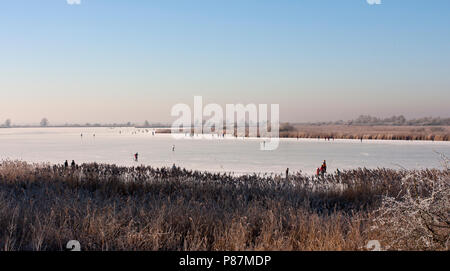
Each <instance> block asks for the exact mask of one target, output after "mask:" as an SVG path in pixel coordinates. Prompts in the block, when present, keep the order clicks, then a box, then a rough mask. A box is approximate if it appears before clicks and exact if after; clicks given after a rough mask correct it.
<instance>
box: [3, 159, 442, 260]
mask: <svg viewBox="0 0 450 271" xmlns="http://www.w3.org/2000/svg"><path fill="white" fill-rule="evenodd" d="M449 176H450V175H449V170H448V168H444V169H441V170H439V169H427V170H392V169H383V168H380V169H361V168H360V169H355V170H348V171H343V172H341V173H339V174H337V173H336V174H326V175H325V176H323V177H314V176H306V175H303V174H301V173H296V174H292V175H290V176H287V177H286V176H278V175H245V176H233V175H230V174H218V173H208V172H198V171H190V170H186V169H181V168H152V167H147V166H141V167H118V166H115V165H105V164H83V165H80V166H76V167H74V168H71V167H69V168H65V167H64V166H61V165H49V164H29V163H25V162H18V161H3V162H1V164H0V250H5V251H11V250H12V251H14V250H38V251H40V250H64V249H65V247H66V243H67V242H68V241H69V240H78V241H79V242H80V243H81V248H82V250H164V251H167V250H169V251H179V250H187V251H198V250H201V251H204V250H208V251H209V250H212V251H216V250H226V251H234V250H239V251H243V250H289V251H290V250H364V249H365V246H366V244H367V242H368V241H369V240H372V239H376V240H379V241H380V243H381V245H382V246H383V247H385V248H386V249H401V250H416V249H420V250H427V249H431V250H448V240H447V239H445V237H446V236H448V235H449V234H450V231H449V228H448V223H449V221H448V213H449V212H450V210H449V208H450V206H448V204H447V203H446V202H445V201H442V198H443V199H444V200H445V199H448V197H449V190H448V183H449V179H450V178H449ZM438 184H439V185H440V186H439V187H440V189H441V190H440V191H441V192H440V193H441V194H440V195H441V196H440V198H438V200H439V199H440V200H441V201H439V202H438V203H439V204H441V205H442V206H441V205H439V206H441V209H442V208H443V210H440V212H443V214H444V215H443V216H444V218H443V222H442V221H441V224H439V225H440V226H443V227H442V228H439V234H440V235H439V236H440V237H439V238H441V239H439V240H434V239H433V234H431V235H430V236H431V237H430V238H428V239H426V240H425V239H424V242H421V243H417V242H413V240H410V241H411V242H408V238H416V237H417V234H416V235H414V234H411V235H407V234H403V235H402V238H403V239H401V240H398V238H397V237H398V236H396V235H395V228H393V227H396V226H398V225H399V224H398V223H397V224H395V223H394V224H393V225H392V224H389V223H387V222H395V220H394V219H388V220H386V219H387V218H389V217H391V216H393V215H394V214H395V213H393V212H391V213H389V212H387V210H391V209H392V208H393V210H398V209H395V206H396V204H400V203H402V204H406V203H407V202H408V196H410V197H411V194H413V196H412V197H416V198H421V199H427V198H430V197H431V196H434V195H435V194H434V188H435V187H437V186H438ZM405 188H406V189H405ZM412 188H413V189H412ZM442 189H443V190H442ZM445 189H447V190H445ZM411 191H414V193H411ZM442 191H443V192H442ZM389 202H391V203H390V204H389ZM442 202H444V203H442ZM436 204H437V203H436ZM389 208H391V209H389ZM385 211H386V212H385ZM445 212H447V216H445ZM439 214H441V213H439ZM383 219H385V220H383ZM446 219H447V220H446ZM441 220H442V219H441ZM413 221H415V220H413ZM415 223H417V224H420V223H421V222H420V221H417V222H415ZM445 223H447V224H445ZM446 225H447V226H446ZM416 226H417V225H416ZM405 227H408V226H405ZM414 233H415V232H414ZM423 234H424V235H426V234H428V232H426V233H423ZM427 236H428V235H427ZM442 236H443V237H442ZM405 238H406V239H405ZM442 238H443V239H442Z"/></svg>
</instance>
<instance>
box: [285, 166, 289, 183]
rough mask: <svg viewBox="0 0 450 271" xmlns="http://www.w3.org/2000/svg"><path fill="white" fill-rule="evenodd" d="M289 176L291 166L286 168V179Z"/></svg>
mask: <svg viewBox="0 0 450 271" xmlns="http://www.w3.org/2000/svg"><path fill="white" fill-rule="evenodd" d="M288 178H289V168H287V169H286V180H287V179H288Z"/></svg>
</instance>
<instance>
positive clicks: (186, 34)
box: [0, 0, 450, 124]
mask: <svg viewBox="0 0 450 271" xmlns="http://www.w3.org/2000/svg"><path fill="white" fill-rule="evenodd" d="M194 95H202V96H203V97H204V102H205V103H209V102H214V103H219V104H225V103H234V104H236V103H268V104H273V103H278V104H280V115H281V119H282V120H284V121H299V122H303V121H319V120H320V121H321V120H339V119H351V118H354V117H357V116H358V115H360V114H371V115H375V116H379V117H385V116H390V115H394V114H403V115H405V116H406V117H407V118H415V117H422V116H442V117H450V106H449V105H450V1H448V0H433V1H427V0H382V1H381V4H374V5H369V4H368V3H367V1H366V0H340V1H339V0H323V1H321V0H304V1H301V0H292V1H288V0H271V1H268V0H223V1H219V0H178V1H173V0H161V1H159V0H152V1H143V0H81V3H80V4H79V5H78V4H73V5H69V4H68V3H67V0H1V1H0V122H3V120H4V119H6V118H11V119H12V121H13V123H38V122H39V121H40V119H41V118H42V117H47V118H48V119H49V120H50V122H51V123H53V124H55V123H65V122H71V123H72V122H78V123H84V122H91V123H93V122H101V123H106V122H124V121H132V122H143V121H144V120H149V121H151V122H157V121H170V120H172V118H171V117H170V110H171V107H172V106H173V105H174V104H176V103H188V104H192V103H193V96H194Z"/></svg>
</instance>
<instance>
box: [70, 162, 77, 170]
mask: <svg viewBox="0 0 450 271" xmlns="http://www.w3.org/2000/svg"><path fill="white" fill-rule="evenodd" d="M70 166H71V167H72V168H75V167H76V166H77V164H75V160H72V163H71V164H70Z"/></svg>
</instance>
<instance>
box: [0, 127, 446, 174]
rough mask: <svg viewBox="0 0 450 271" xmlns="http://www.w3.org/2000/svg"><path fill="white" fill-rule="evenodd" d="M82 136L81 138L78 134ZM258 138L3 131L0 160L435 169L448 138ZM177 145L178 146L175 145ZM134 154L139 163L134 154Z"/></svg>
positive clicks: (248, 168) (247, 168)
mask: <svg viewBox="0 0 450 271" xmlns="http://www.w3.org/2000/svg"><path fill="white" fill-rule="evenodd" d="M81 134H83V136H81ZM261 141H262V140H261V139H242V138H239V139H234V138H226V139H222V138H220V139H219V138H213V139H196V138H194V139H192V138H190V137H186V138H183V139H178V140H177V139H174V138H173V137H172V136H171V135H169V134H156V135H153V133H152V130H151V129H135V128H17V129H16V128H13V129H0V160H6V159H9V160H23V161H28V162H50V163H63V162H64V161H65V160H69V162H70V161H71V160H75V161H76V162H77V163H82V162H98V163H114V164H118V165H126V166H133V165H134V166H137V165H141V164H144V165H151V166H154V167H162V166H166V167H170V166H172V165H173V164H176V165H177V166H181V167H185V168H189V169H197V170H208V171H219V172H234V173H239V174H242V173H254V172H256V173H284V172H285V170H286V168H289V170H290V172H295V171H299V170H302V171H303V172H305V173H307V174H312V173H314V172H315V169H316V168H317V167H319V166H320V165H321V163H322V161H323V160H324V159H325V160H327V164H328V168H329V172H330V171H335V170H336V169H337V168H339V169H351V168H357V167H367V168H377V167H388V168H407V169H413V168H440V167H441V159H440V156H439V154H437V153H436V152H440V153H443V154H445V155H446V156H450V142H426V141H416V142H411V141H379V140H373V141H364V142H362V143H361V142H360V141H359V140H334V141H325V140H323V139H322V140H317V139H300V140H297V139H281V140H280V146H279V148H278V149H277V150H275V151H261V150H259V143H260V142H261ZM173 145H175V151H172V146H173ZM136 152H138V153H139V162H135V161H134V158H133V154H134V153H136Z"/></svg>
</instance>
